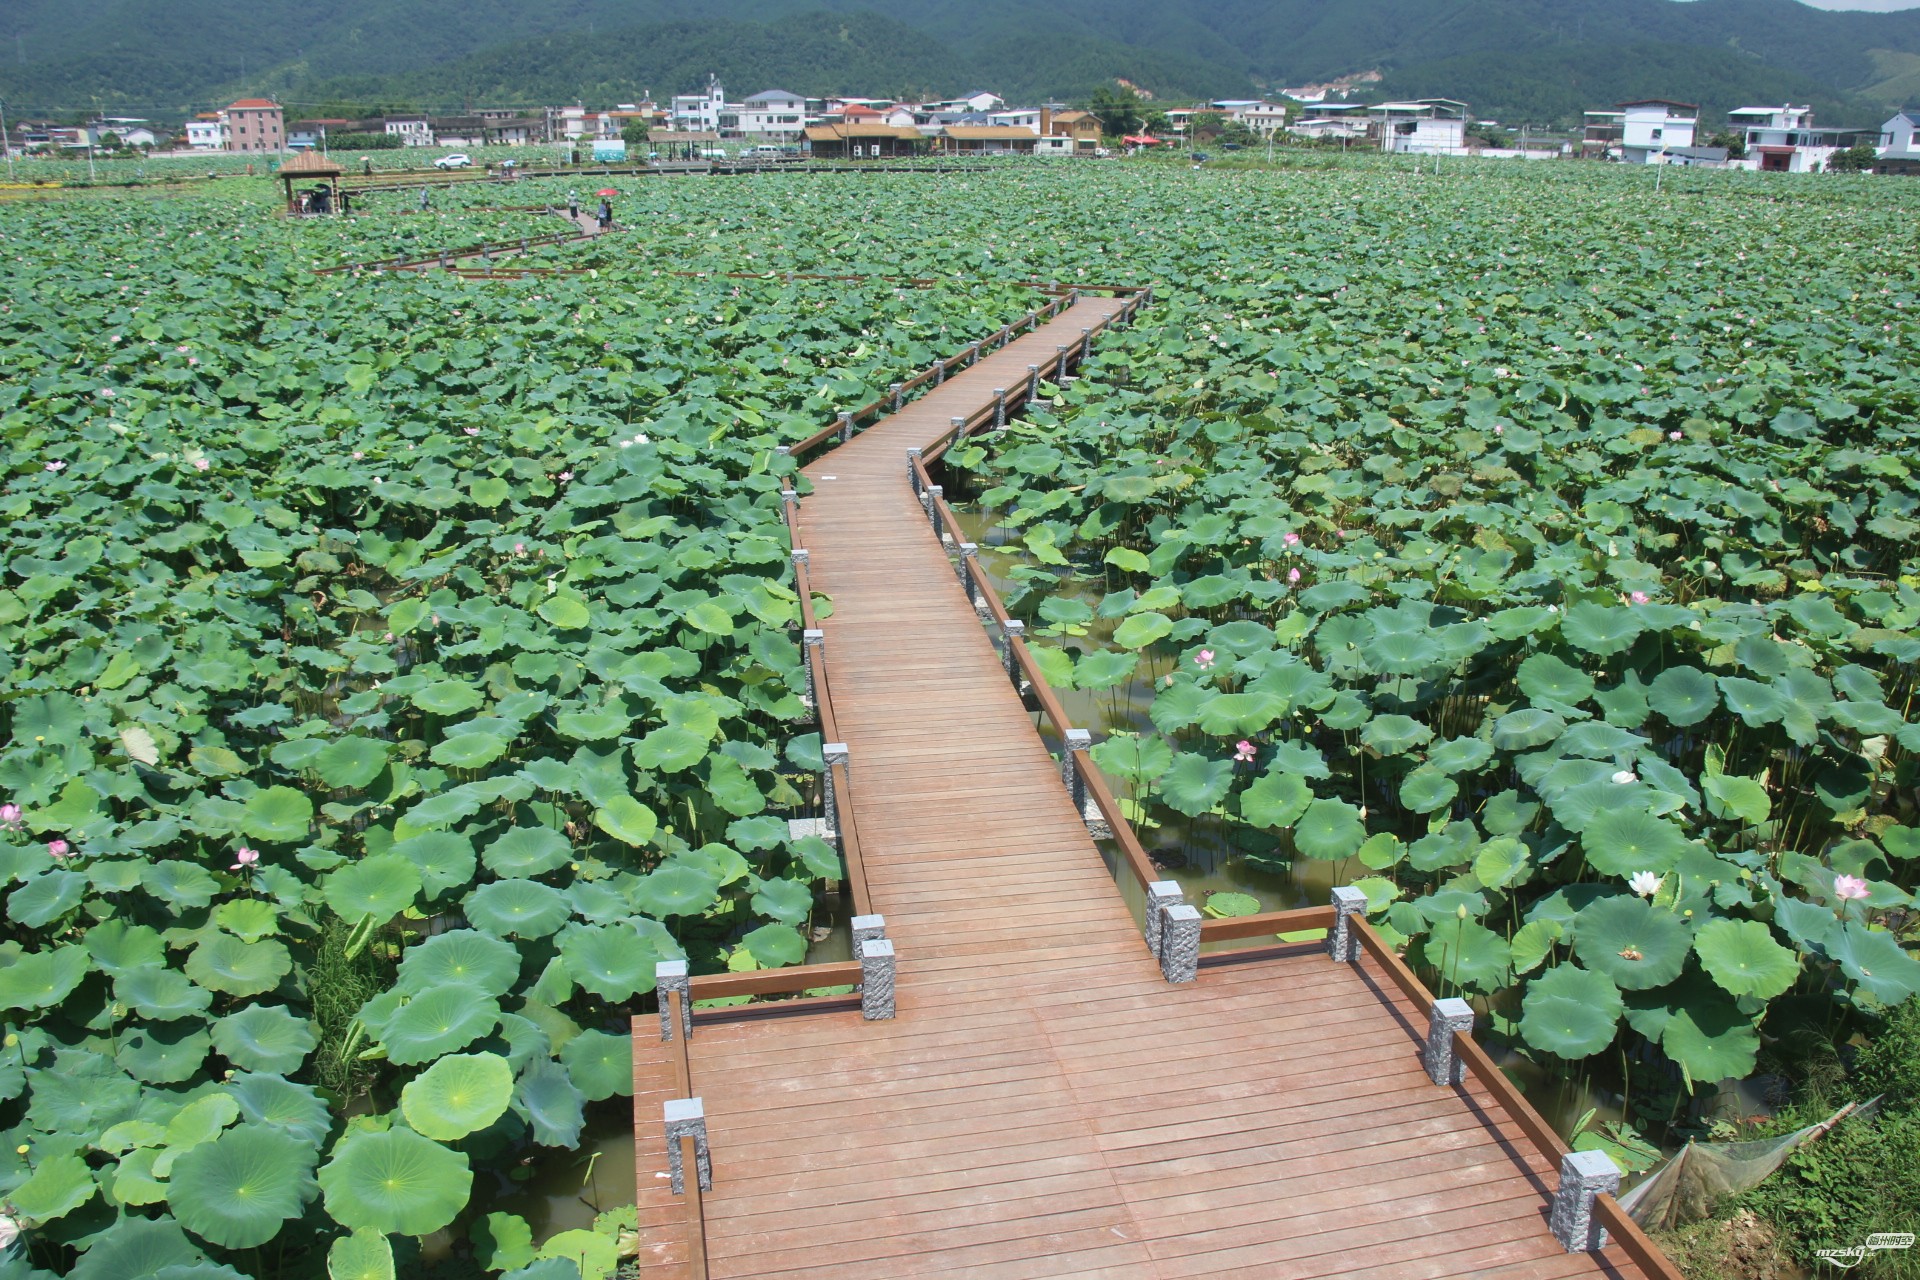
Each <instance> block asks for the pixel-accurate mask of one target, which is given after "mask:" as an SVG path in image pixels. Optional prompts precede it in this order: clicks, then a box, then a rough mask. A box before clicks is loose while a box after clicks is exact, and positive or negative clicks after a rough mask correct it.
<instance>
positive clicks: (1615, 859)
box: [1580, 809, 1687, 876]
mask: <svg viewBox="0 0 1920 1280" xmlns="http://www.w3.org/2000/svg"><path fill="white" fill-rule="evenodd" d="M1580 846H1581V848H1582V849H1584V850H1585V851H1586V855H1587V861H1588V862H1589V863H1590V864H1591V865H1592V866H1593V867H1594V868H1595V869H1596V870H1599V871H1603V872H1605V873H1607V874H1608V875H1615V876H1631V875H1633V874H1634V873H1635V872H1638V871H1651V872H1654V873H1656V874H1659V873H1663V872H1665V871H1668V870H1669V869H1671V868H1672V866H1673V864H1674V862H1675V861H1676V860H1677V859H1678V858H1679V857H1680V855H1681V854H1682V853H1684V852H1685V851H1686V848H1687V840H1686V837H1685V836H1683V835H1682V834H1681V833H1680V828H1678V827H1676V826H1674V825H1673V824H1672V823H1671V822H1667V821H1665V820H1663V819H1661V818H1655V817H1652V816H1650V815H1649V814H1647V813H1645V812H1639V811H1636V810H1634V809H1615V810H1610V811H1608V812H1605V813H1600V814H1598V815H1596V816H1595V817H1594V819H1593V821H1592V822H1590V823H1588V824H1587V826H1586V829H1585V830H1584V831H1583V832H1581V835H1580Z"/></svg>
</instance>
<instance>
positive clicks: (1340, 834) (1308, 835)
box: [1293, 799, 1367, 861]
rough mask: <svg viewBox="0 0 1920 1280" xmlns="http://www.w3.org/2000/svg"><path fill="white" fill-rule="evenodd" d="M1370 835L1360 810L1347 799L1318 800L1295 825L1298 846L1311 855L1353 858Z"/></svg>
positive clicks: (1326, 858) (1329, 858)
mask: <svg viewBox="0 0 1920 1280" xmlns="http://www.w3.org/2000/svg"><path fill="white" fill-rule="evenodd" d="M1366 838H1367V824H1366V823H1365V822H1364V821H1362V820H1361V817H1360V811H1359V810H1358V809H1356V808H1354V807H1353V806H1352V805H1350V804H1348V803H1347V802H1346V801H1344V800H1328V799H1320V800H1315V801H1314V802H1313V803H1312V804H1310V805H1308V806H1307V810H1306V812H1305V813H1303V814H1301V815H1300V820H1299V821H1298V822H1296V823H1294V824H1293V843H1294V847H1295V848H1297V849H1299V850H1300V852H1301V853H1304V854H1306V855H1307V856H1308V857H1309V858H1319V859H1322V860H1325V861H1334V860H1337V859H1340V858H1350V857H1352V856H1353V855H1354V854H1355V853H1357V852H1359V849H1360V846H1361V845H1362V844H1363V843H1365V841H1366Z"/></svg>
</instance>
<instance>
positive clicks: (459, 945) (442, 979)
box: [398, 929, 520, 1137]
mask: <svg viewBox="0 0 1920 1280" xmlns="http://www.w3.org/2000/svg"><path fill="white" fill-rule="evenodd" d="M519 976H520V952H519V950H518V949H517V948H516V947H514V946H513V944H512V943H509V942H504V941H502V940H501V939H499V938H496V937H492V936H490V935H488V934H485V933H480V932H478V931H476V930H473V929H455V930H453V931H451V932H448V933H442V934H439V935H437V936H435V937H432V938H428V939H427V940H426V941H425V942H422V943H419V944H418V945H416V946H412V947H409V948H407V953H406V957H405V959H403V960H402V961H401V962H400V980H399V984H398V985H399V988H400V990H402V991H406V992H408V993H417V992H422V991H431V990H433V989H434V988H435V987H438V986H442V985H444V984H446V983H450V982H459V983H465V984H467V985H469V986H474V987H478V988H479V989H480V990H482V991H484V992H486V993H487V994H488V995H490V996H504V995H505V994H507V992H508V991H510V990H511V989H512V988H513V984H514V980H515V979H516V978H518V977H519ZM428 1136H429V1137H431V1136H432V1135H428Z"/></svg>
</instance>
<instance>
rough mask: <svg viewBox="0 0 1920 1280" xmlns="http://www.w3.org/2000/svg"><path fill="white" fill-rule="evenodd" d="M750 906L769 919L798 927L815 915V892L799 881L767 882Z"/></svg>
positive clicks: (755, 891) (754, 896) (759, 889)
mask: <svg viewBox="0 0 1920 1280" xmlns="http://www.w3.org/2000/svg"><path fill="white" fill-rule="evenodd" d="M749 905H751V906H752V907H753V909H754V910H755V911H757V912H759V913H760V914H761V915H763V916H766V917H768V918H769V919H773V920H779V921H781V922H783V923H785V924H795V925H797V924H800V923H802V922H803V921H805V920H807V919H808V918H810V917H811V916H812V915H813V890H812V889H811V888H809V887H808V886H806V885H804V884H801V883H800V882H799V881H797V880H765V881H762V882H761V884H760V887H759V888H758V889H756V890H754V894H753V898H752V901H751V902H750V904H749Z"/></svg>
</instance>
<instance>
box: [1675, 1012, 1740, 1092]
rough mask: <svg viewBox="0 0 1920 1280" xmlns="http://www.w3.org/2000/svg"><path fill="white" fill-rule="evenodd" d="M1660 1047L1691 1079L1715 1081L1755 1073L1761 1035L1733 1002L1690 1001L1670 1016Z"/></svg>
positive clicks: (1697, 1081)
mask: <svg viewBox="0 0 1920 1280" xmlns="http://www.w3.org/2000/svg"><path fill="white" fill-rule="evenodd" d="M1660 1047H1661V1049H1663V1050H1665V1051H1666V1055H1667V1056H1668V1057H1669V1058H1672V1059H1673V1060H1674V1061H1675V1062H1677V1063H1679V1064H1680V1066H1681V1069H1682V1070H1684V1071H1685V1072H1686V1074H1687V1078H1688V1080H1689V1082H1690V1083H1699V1084H1714V1083H1717V1082H1719V1081H1721V1080H1725V1079H1728V1078H1729V1077H1735V1078H1739V1077H1745V1076H1748V1075H1751V1074H1752V1073H1753V1065H1754V1062H1755V1061H1756V1059H1757V1058H1758V1057H1759V1053H1760V1035H1759V1033H1758V1032H1757V1031H1755V1030H1754V1026H1753V1020H1752V1019H1751V1018H1749V1017H1747V1016H1746V1015H1745V1014H1743V1013H1741V1012H1740V1011H1739V1009H1738V1008H1736V1007H1734V1005H1733V1004H1732V1003H1731V1002H1726V1003H1722V1002H1719V1001H1711V1002H1701V1003H1693V1002H1689V1003H1687V1004H1686V1005H1683V1006H1682V1007H1680V1008H1678V1009H1675V1010H1674V1011H1673V1013H1672V1016H1670V1017H1669V1018H1668V1019H1667V1023H1666V1027H1665V1029H1664V1030H1663V1031H1662V1032H1661V1033H1660Z"/></svg>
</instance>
